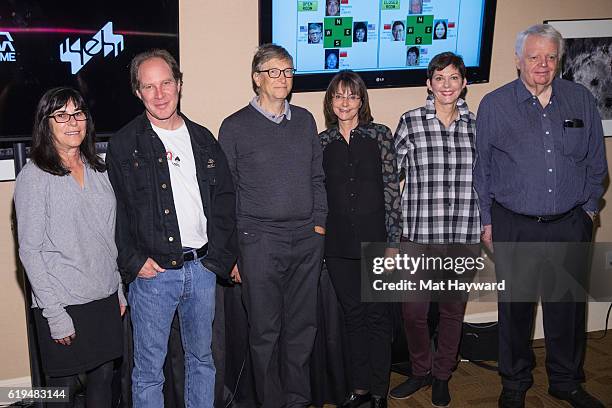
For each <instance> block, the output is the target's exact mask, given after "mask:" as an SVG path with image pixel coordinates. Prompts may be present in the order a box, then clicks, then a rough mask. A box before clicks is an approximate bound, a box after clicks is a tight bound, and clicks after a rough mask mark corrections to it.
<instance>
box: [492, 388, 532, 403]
mask: <svg viewBox="0 0 612 408" xmlns="http://www.w3.org/2000/svg"><path fill="white" fill-rule="evenodd" d="M526 393H527V392H526V391H520V390H511V389H509V388H504V389H503V390H502V392H501V394H500V396H499V401H498V406H499V408H525V394H526Z"/></svg>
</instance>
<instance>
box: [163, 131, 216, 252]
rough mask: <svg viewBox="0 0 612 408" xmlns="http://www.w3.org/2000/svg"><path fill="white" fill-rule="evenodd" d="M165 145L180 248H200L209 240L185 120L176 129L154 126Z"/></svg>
mask: <svg viewBox="0 0 612 408" xmlns="http://www.w3.org/2000/svg"><path fill="white" fill-rule="evenodd" d="M151 126H152V127H153V130H154V131H155V133H157V135H158V136H159V138H160V139H161V141H162V142H163V144H164V147H165V148H166V158H167V159H168V168H169V169H170V182H171V183H172V195H173V198H174V207H175V208H176V218H177V219H178V225H179V230H180V231H181V244H182V245H183V247H189V248H200V247H201V246H202V245H204V244H206V243H207V242H208V236H207V235H206V216H205V215H204V208H203V207H202V196H201V195H200V187H199V186H198V179H197V176H196V166H195V160H194V158H193V149H192V148H191V139H190V138H189V132H188V131H187V126H185V123H183V125H182V126H181V127H179V128H178V129H176V130H166V129H161V128H158V127H157V126H154V125H153V124H151Z"/></svg>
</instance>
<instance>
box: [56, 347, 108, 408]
mask: <svg viewBox="0 0 612 408" xmlns="http://www.w3.org/2000/svg"><path fill="white" fill-rule="evenodd" d="M65 347H69V346H65ZM113 364H114V362H113V361H107V362H106V363H104V364H102V365H100V366H99V367H96V368H94V369H92V370H89V371H87V372H86V373H84V378H85V381H86V387H85V394H86V401H87V405H86V406H87V407H88V408H111V407H112V392H111V382H112V380H113ZM80 381H81V379H80V378H79V375H78V374H75V375H69V376H65V377H48V379H47V387H65V388H67V389H68V397H69V399H70V400H69V401H67V402H56V403H47V406H49V407H53V408H73V407H75V406H76V405H75V402H76V401H75V398H76V393H77V391H78V390H79V388H80V384H81V382H80Z"/></svg>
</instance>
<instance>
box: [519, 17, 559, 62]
mask: <svg viewBox="0 0 612 408" xmlns="http://www.w3.org/2000/svg"><path fill="white" fill-rule="evenodd" d="M530 35H535V36H538V37H545V38H548V39H550V40H552V41H554V42H555V43H557V52H558V57H559V60H560V59H561V57H562V56H563V37H562V36H561V33H560V32H558V31H557V30H555V28H554V27H553V26H551V25H549V24H534V25H532V26H531V27H528V28H527V29H526V30H524V31H521V32H520V33H518V34H517V36H516V43H515V44H514V51H515V52H516V55H517V56H518V57H522V56H523V49H524V48H525V41H527V37H529V36H530Z"/></svg>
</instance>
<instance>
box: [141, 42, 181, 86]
mask: <svg viewBox="0 0 612 408" xmlns="http://www.w3.org/2000/svg"><path fill="white" fill-rule="evenodd" d="M152 58H161V59H162V60H164V61H165V62H166V64H168V66H169V67H170V70H171V71H172V77H173V78H174V80H175V81H176V82H177V83H178V84H181V85H182V84H183V73H182V72H181V69H180V68H179V65H178V63H177V62H176V59H174V57H173V56H172V54H170V53H169V52H168V51H166V50H162V49H159V48H154V49H152V50H149V51H144V52H141V53H140V54H137V55H136V56H135V57H134V58H133V59H132V62H131V63H130V81H131V83H132V92H133V93H134V95H136V96H138V94H137V93H136V91H138V90H139V89H140V80H139V79H138V70H139V69H140V66H141V65H142V63H143V62H145V61H147V60H150V59H152Z"/></svg>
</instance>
